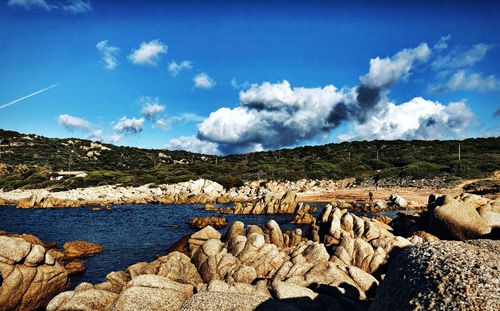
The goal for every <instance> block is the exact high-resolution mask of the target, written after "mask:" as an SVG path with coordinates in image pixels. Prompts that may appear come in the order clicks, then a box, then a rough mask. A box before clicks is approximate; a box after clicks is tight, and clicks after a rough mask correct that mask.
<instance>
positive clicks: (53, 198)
mask: <svg viewBox="0 0 500 311" xmlns="http://www.w3.org/2000/svg"><path fill="white" fill-rule="evenodd" d="M352 182H353V181H351V180H340V181H333V180H321V181H319V180H300V181H296V182H289V181H286V182H277V181H269V182H263V181H255V182H250V183H247V184H246V185H245V186H242V187H240V188H231V189H225V188H224V187H223V186H222V185H220V184H218V183H216V182H214V181H210V180H205V179H198V180H194V181H193V180H191V181H188V182H181V183H177V184H164V185H153V184H148V185H143V186H140V187H122V186H119V185H107V186H97V187H89V188H77V189H71V190H66V191H57V192H54V191H51V190H50V189H17V190H12V191H7V192H3V191H2V190H0V205H15V206H17V207H19V208H56V207H60V208H65V207H81V206H109V205H116V204H214V203H219V204H224V203H236V202H238V203H245V202H258V201H261V200H270V199H271V198H272V200H273V201H276V200H277V199H279V198H280V197H281V196H282V195H284V194H286V193H287V192H290V191H293V192H294V193H308V194H312V193H322V192H327V191H335V190H336V189H343V188H345V187H346V186H348V185H350V183H352ZM273 197H276V198H273ZM289 212H290V211H289ZM269 213H273V211H270V212H269ZM290 213H292V212H290Z"/></svg>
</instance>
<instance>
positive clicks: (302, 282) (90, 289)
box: [0, 195, 500, 310]
mask: <svg viewBox="0 0 500 311" xmlns="http://www.w3.org/2000/svg"><path fill="white" fill-rule="evenodd" d="M499 216H500V201H499V200H498V199H496V200H491V199H486V198H483V197H480V196H474V195H462V196H459V197H456V198H451V197H448V196H436V195H431V196H430V197H429V204H428V206H427V208H426V210H425V211H423V212H421V213H419V214H415V215H406V214H400V215H399V216H398V217H396V218H395V219H392V220H386V219H384V218H368V217H359V216H357V215H356V214H354V213H352V212H350V210H348V209H342V208H341V206H340V205H339V204H329V205H327V206H326V207H325V208H324V210H323V211H322V213H321V214H320V215H319V216H318V217H317V218H314V219H313V221H312V223H311V225H310V226H309V229H308V230H306V231H302V230H300V229H295V230H289V231H286V232H283V231H282V229H281V228H280V226H279V225H278V224H277V223H276V222H275V221H273V220H269V221H268V222H267V223H266V224H265V225H264V226H263V227H259V226H255V225H245V224H244V223H242V222H240V221H236V222H234V223H232V224H231V226H230V227H229V228H228V230H227V232H226V233H225V234H222V233H221V232H219V231H217V230H216V229H214V228H213V227H211V226H207V227H205V228H203V229H201V230H199V231H197V232H194V233H193V234H190V235H188V236H186V237H184V238H183V239H181V240H180V241H179V242H177V243H176V245H174V246H173V247H172V248H171V250H170V251H169V253H168V254H166V255H165V256H160V257H159V258H157V259H156V260H154V261H152V262H139V263H136V264H133V265H132V266H130V267H128V268H127V269H125V270H124V271H116V272H110V273H109V274H108V275H107V276H106V281H105V282H103V283H100V284H90V283H81V284H79V285H78V286H77V287H76V288H75V289H74V290H72V291H63V290H64V289H65V288H64V287H65V286H67V285H65V284H66V283H67V272H66V271H65V269H64V267H63V266H61V265H59V264H58V263H57V262H56V260H51V256H49V255H47V254H48V253H47V252H46V251H45V248H44V247H43V246H34V244H31V243H29V242H26V241H25V240H22V242H21V241H20V240H12V239H17V238H15V237H0V238H1V239H0V273H1V275H2V281H3V283H2V286H1V287H0V297H2V298H3V300H0V307H1V308H2V309H6V310H10V309H18V310H33V309H35V308H38V307H40V306H43V305H45V304H46V303H48V305H47V310H75V309H78V310H137V309H142V310H255V309H257V310H271V309H273V310H277V309H279V310H281V309H283V310H388V309H402V310H414V309H429V308H433V309H449V308H453V309H467V310H498V308H499V307H500V301H499V298H498V297H499V288H498V284H499V282H500V273H499V272H498V271H499V270H498V266H499V265H500V261H499V260H500V257H499V256H498V249H499V246H500V244H499V241H497V240H496V239H498V230H499V228H500V223H499V222H498V220H499V218H498V217H499ZM378 219H381V220H383V221H381V220H378ZM478 238H479V239H482V240H474V239H478ZM443 239H453V240H456V241H447V240H443ZM471 239H472V240H471ZM462 240H469V241H467V242H465V243H464V242H460V241H462ZM13 243H21V244H23V245H24V246H23V247H12V245H13ZM26 243H27V245H25V244H26ZM28 246H29V247H28ZM42 248H43V249H42ZM17 249H22V250H24V251H23V253H22V254H17V252H18V251H17ZM31 253H33V254H31ZM40 254H44V256H40ZM31 258H35V259H36V260H34V259H31ZM33 263H35V265H36V267H35V269H42V270H43V271H45V270H47V269H48V270H49V271H51V273H52V270H54V269H55V271H60V272H58V274H57V275H60V277H59V278H58V279H57V280H58V281H57V286H53V283H51V282H52V281H49V280H51V279H50V278H49V279H47V278H44V279H42V280H41V281H37V283H33V282H31V281H29V280H30V278H29V277H27V276H28V275H30V274H29V273H33V272H27V271H31V270H29V269H31V268H27V267H30V265H31V264H33ZM50 264H53V266H50ZM47 265H49V266H50V267H51V268H48V267H45V266H47ZM39 267H41V268H39ZM15 271H18V272H16V273H14V272H15ZM25 273H28V274H25ZM19 274H21V276H22V277H20V276H19ZM39 274H40V275H42V276H43V274H42V273H41V272H40V273H39V272H37V273H36V275H37V277H38V275H39ZM16 282H17V283H16ZM12 284H17V285H16V286H12ZM34 284H39V285H36V286H35V285H34ZM18 288H21V289H22V290H18ZM14 293H15V294H14ZM56 294H57V295H56ZM53 296H55V297H54V298H53V299H51V300H50V298H51V297H53ZM12 297H17V298H16V299H13V298H12ZM42 297H44V298H42ZM49 300H50V302H49ZM30 303H32V304H30Z"/></svg>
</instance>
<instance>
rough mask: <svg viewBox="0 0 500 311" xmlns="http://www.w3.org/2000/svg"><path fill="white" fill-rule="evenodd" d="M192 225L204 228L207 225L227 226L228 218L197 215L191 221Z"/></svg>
mask: <svg viewBox="0 0 500 311" xmlns="http://www.w3.org/2000/svg"><path fill="white" fill-rule="evenodd" d="M189 224H190V225H191V226H192V227H195V228H198V229H203V228H205V227H206V226H212V227H214V228H222V227H225V226H227V223H226V218H224V217H195V218H193V219H191V221H190V223H189Z"/></svg>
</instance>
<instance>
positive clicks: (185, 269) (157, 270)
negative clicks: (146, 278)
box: [141, 252, 203, 286]
mask: <svg viewBox="0 0 500 311" xmlns="http://www.w3.org/2000/svg"><path fill="white" fill-rule="evenodd" d="M141 272H142V273H145V274H157V275H159V276H163V277H166V278H168V279H170V280H172V281H174V282H178V283H182V284H191V285H193V286H196V284H198V283H202V282H203V280H202V279H201V277H200V274H199V273H198V271H197V270H196V267H195V265H193V264H192V263H191V259H190V258H189V257H188V256H186V255H185V254H182V253H180V252H172V253H170V254H168V255H167V256H163V257H160V258H158V259H157V260H155V261H154V262H152V263H149V264H147V265H145V266H144V267H143V268H142V270H141Z"/></svg>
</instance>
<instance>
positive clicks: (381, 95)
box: [176, 43, 473, 154]
mask: <svg viewBox="0 0 500 311" xmlns="http://www.w3.org/2000/svg"><path fill="white" fill-rule="evenodd" d="M430 55H431V49H430V48H429V47H428V45H427V44H426V43H422V44H420V45H418V46H417V47H415V48H410V49H404V50H401V51H399V52H398V53H396V54H394V55H393V56H392V57H385V58H380V57H376V58H373V59H371V60H370V68H369V70H368V73H366V74H365V75H363V76H361V77H360V84H359V85H358V86H355V87H352V88H347V87H344V88H341V89H339V88H337V87H335V86H334V85H327V86H324V87H315V88H305V87H294V86H292V85H291V84H290V83H289V82H288V81H286V80H284V81H282V82H278V83H269V82H263V83H262V84H253V85H252V86H251V87H250V88H249V89H247V90H245V91H241V92H240V94H239V105H238V106H237V107H235V108H227V107H223V108H220V109H218V110H216V111H214V112H212V113H211V114H210V115H209V117H208V118H207V119H205V120H203V121H202V122H201V123H200V124H198V134H197V136H196V137H193V138H191V139H190V142H193V141H194V140H196V143H197V144H201V142H205V143H211V144H215V146H217V151H218V152H221V153H224V154H228V153H241V152H250V151H261V150H269V149H276V148H281V147H287V146H294V145H298V144H300V143H303V142H304V141H308V140H311V139H315V138H317V137H320V136H322V135H324V134H328V133H330V131H331V130H332V129H335V128H337V127H339V126H340V125H341V124H343V123H348V124H349V125H350V126H349V127H350V129H351V130H352V132H351V133H343V134H341V135H340V136H339V138H340V139H344V140H345V139H397V138H404V139H411V138H434V137H436V138H437V137H447V136H459V134H461V133H463V132H464V131H465V130H467V129H468V127H469V126H470V124H471V123H472V120H473V114H472V113H471V112H470V111H469V110H468V109H467V107H466V105H465V104H464V103H463V102H461V103H452V104H450V105H448V106H446V105H442V104H440V103H435V102H431V101H426V100H424V99H422V98H415V99H413V100H411V101H410V102H408V103H404V104H402V105H396V104H395V103H393V102H391V101H390V100H389V98H388V94H389V91H390V88H391V87H392V86H393V85H394V84H396V83H398V82H399V81H401V80H404V79H407V78H408V77H409V76H410V75H411V71H412V69H413V68H414V67H415V66H416V65H418V64H419V63H424V62H427V61H428V59H429V57H430ZM176 143H177V145H176V147H179V146H178V143H182V141H176ZM211 146H213V145H211Z"/></svg>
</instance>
